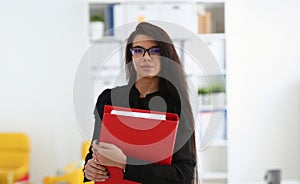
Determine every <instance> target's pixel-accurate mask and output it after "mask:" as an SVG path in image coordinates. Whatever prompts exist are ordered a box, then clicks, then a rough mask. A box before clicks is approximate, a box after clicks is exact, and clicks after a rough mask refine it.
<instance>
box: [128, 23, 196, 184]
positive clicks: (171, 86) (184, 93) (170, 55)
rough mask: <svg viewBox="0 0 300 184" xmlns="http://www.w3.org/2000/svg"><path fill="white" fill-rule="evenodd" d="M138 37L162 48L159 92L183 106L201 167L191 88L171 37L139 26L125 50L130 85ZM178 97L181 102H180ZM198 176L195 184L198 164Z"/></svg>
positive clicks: (182, 109)
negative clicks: (134, 48)
mask: <svg viewBox="0 0 300 184" xmlns="http://www.w3.org/2000/svg"><path fill="white" fill-rule="evenodd" d="M137 35H146V36H149V37H151V38H152V39H153V40H154V41H156V43H157V45H158V46H159V47H160V50H161V54H160V56H161V57H160V60H161V70H160V73H159V76H160V82H159V89H160V90H161V91H162V92H163V93H165V94H167V95H171V96H172V97H173V99H174V100H175V101H176V103H179V104H180V105H181V111H182V112H181V114H182V116H184V117H181V118H184V119H185V120H186V121H185V125H182V126H184V127H185V128H187V130H188V131H189V133H188V134H189V137H191V138H192V141H193V152H194V156H195V161H196V163H197V151H196V143H195V131H194V130H195V126H194V118H193V114H192V108H191V104H190V101H189V95H188V85H187V81H186V76H185V73H184V70H183V67H182V63H181V61H180V59H179V57H178V54H177V52H176V50H175V47H174V45H173V42H172V40H171V38H170V37H169V35H168V34H167V33H166V32H165V31H164V30H163V29H162V28H160V27H158V26H156V25H153V24H150V23H147V22H141V23H139V24H138V25H137V27H136V29H135V30H134V31H133V32H132V33H131V34H130V36H129V38H128V40H127V44H126V48H125V49H126V50H125V64H126V65H125V67H126V74H127V79H128V83H129V84H134V83H135V81H136V71H135V69H134V67H133V65H132V64H131V63H130V62H132V54H131V51H130V49H131V48H132V44H133V41H134V38H135V37H136V36H137ZM166 76H167V77H166ZM169 79H172V82H170V81H169ZM176 92H177V93H176ZM178 95H179V97H180V98H178ZM186 140H187V139H186ZM194 175H195V177H194V183H198V176H197V175H198V172H197V164H196V167H195V172H194Z"/></svg>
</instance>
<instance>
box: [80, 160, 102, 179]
mask: <svg viewBox="0 0 300 184" xmlns="http://www.w3.org/2000/svg"><path fill="white" fill-rule="evenodd" d="M84 173H85V174H86V175H89V176H92V177H94V176H95V175H104V176H107V175H108V170H107V169H106V168H105V167H104V166H101V165H97V164H94V163H93V162H90V163H88V164H87V165H86V166H85V168H84Z"/></svg>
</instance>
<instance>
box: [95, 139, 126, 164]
mask: <svg viewBox="0 0 300 184" xmlns="http://www.w3.org/2000/svg"><path fill="white" fill-rule="evenodd" d="M96 142H97V141H96V140H95V141H94V142H93V148H92V149H93V158H96V162H98V164H101V165H105V166H115V167H119V168H121V169H125V165H126V159H127V158H126V155H125V154H124V153H123V151H122V150H121V149H120V148H118V147H117V146H115V145H113V144H108V143H104V142H99V144H97V143H96Z"/></svg>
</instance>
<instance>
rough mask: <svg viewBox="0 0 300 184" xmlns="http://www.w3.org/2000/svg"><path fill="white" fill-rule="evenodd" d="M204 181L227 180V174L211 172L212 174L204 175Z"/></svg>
mask: <svg viewBox="0 0 300 184" xmlns="http://www.w3.org/2000/svg"><path fill="white" fill-rule="evenodd" d="M202 179H203V180H226V179H227V173H226V172H211V173H203V175H202Z"/></svg>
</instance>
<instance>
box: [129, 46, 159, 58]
mask: <svg viewBox="0 0 300 184" xmlns="http://www.w3.org/2000/svg"><path fill="white" fill-rule="evenodd" d="M130 51H131V54H132V55H133V56H134V57H136V58H141V57H144V56H145V54H146V52H148V55H149V56H150V57H151V56H160V48H159V47H158V46H154V47H151V48H149V49H145V48H143V47H139V46H137V47H133V48H131V49H130Z"/></svg>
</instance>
